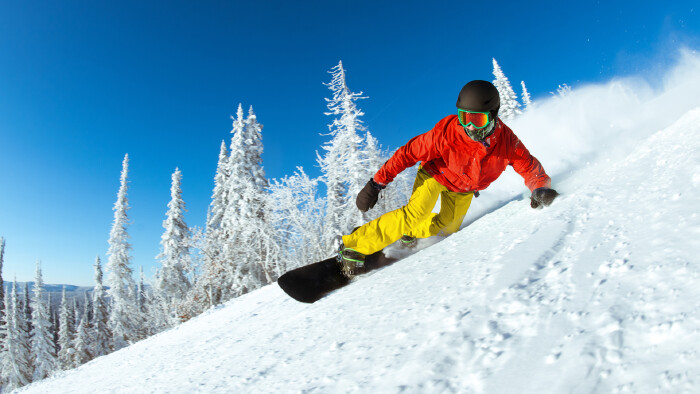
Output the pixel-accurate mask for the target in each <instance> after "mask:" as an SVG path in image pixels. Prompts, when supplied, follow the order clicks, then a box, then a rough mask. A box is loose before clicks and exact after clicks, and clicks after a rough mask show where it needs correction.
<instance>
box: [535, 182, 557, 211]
mask: <svg viewBox="0 0 700 394" xmlns="http://www.w3.org/2000/svg"><path fill="white" fill-rule="evenodd" d="M558 195H559V193H557V191H556V190H554V189H550V188H548V187H540V188H537V189H535V190H533V191H532V196H530V206H531V207H533V208H540V207H548V206H549V205H550V204H551V203H552V201H554V199H555V198H557V196H558Z"/></svg>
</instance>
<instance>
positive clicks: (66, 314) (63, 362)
mask: <svg viewBox="0 0 700 394" xmlns="http://www.w3.org/2000/svg"><path fill="white" fill-rule="evenodd" d="M58 319H59V323H58V327H59V328H58V367H59V368H60V369H62V370H68V369H71V368H73V354H74V353H75V350H74V349H73V340H74V333H75V313H74V312H73V308H71V306H70V302H69V301H68V299H67V298H66V287H65V286H63V294H62V296H61V312H60V315H59V317H58Z"/></svg>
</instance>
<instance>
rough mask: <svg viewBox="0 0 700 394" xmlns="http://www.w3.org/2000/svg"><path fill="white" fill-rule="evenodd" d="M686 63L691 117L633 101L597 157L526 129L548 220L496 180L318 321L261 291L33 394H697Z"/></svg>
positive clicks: (697, 309)
mask: <svg viewBox="0 0 700 394" xmlns="http://www.w3.org/2000/svg"><path fill="white" fill-rule="evenodd" d="M691 60H692V61H694V62H695V63H694V64H695V66H694V67H691V71H692V73H687V74H688V75H693V76H695V77H694V78H695V79H694V80H692V81H691V82H692V83H691V82H689V81H688V80H682V81H681V82H682V83H681V84H675V85H674V86H675V88H674V89H686V90H687V92H690V93H688V94H687V95H685V96H683V98H682V99H681V98H679V97H678V95H677V94H675V95H674V98H673V100H675V101H676V102H682V103H683V105H685V106H686V107H683V106H682V105H676V106H671V105H669V104H668V103H667V100H662V98H663V94H662V95H661V96H658V97H652V98H651V99H648V100H641V101H640V100H637V98H638V97H640V96H639V95H636V96H635V95H632V96H634V97H636V98H633V99H632V100H631V101H633V102H636V104H635V105H631V106H630V107H629V108H633V109H634V110H624V109H621V108H620V107H616V108H615V109H616V115H619V116H617V117H616V118H615V119H616V120H615V121H616V124H615V125H614V126H615V127H614V129H615V130H617V131H618V133H617V134H616V135H615V136H606V137H605V138H602V139H601V138H598V139H596V137H600V136H601V134H600V133H598V134H594V135H590V136H588V135H585V132H586V131H587V130H588V129H586V130H583V131H582V130H581V129H576V128H577V127H579V128H580V127H588V128H592V129H590V130H594V127H595V126H596V125H597V124H598V125H599V124H600V123H596V122H588V123H586V122H584V123H586V124H584V125H583V126H581V124H580V122H575V124H573V125H572V124H571V123H569V124H567V123H562V124H561V125H560V126H561V127H562V130H565V129H566V127H572V128H573V129H572V130H573V131H572V132H570V133H564V134H565V136H569V137H571V138H572V139H573V138H576V136H580V135H581V134H584V136H580V139H579V140H574V142H575V143H576V144H578V145H577V146H579V147H585V149H574V148H572V147H571V146H562V147H561V149H560V150H559V152H556V151H555V152H552V151H554V150H556V149H557V148H556V147H554V148H552V147H550V148H551V149H549V150H545V149H542V146H541V145H538V144H539V142H538V141H539V140H538V139H537V138H536V136H535V132H536V131H537V128H536V127H532V128H531V129H528V127H527V125H528V124H522V125H520V127H519V128H516V130H523V133H524V134H526V135H527V134H528V133H529V132H532V134H530V136H528V137H527V138H524V137H523V136H522V135H521V138H524V140H525V141H527V145H528V147H529V148H530V150H531V151H533V153H535V155H536V156H538V157H540V158H541V159H542V161H543V163H544V164H545V167H546V168H547V169H548V171H549V172H550V173H551V174H553V175H554V179H555V185H556V188H557V189H558V190H559V191H560V192H562V196H561V197H560V198H559V199H557V200H556V201H555V203H554V204H553V205H552V206H551V207H549V208H548V209H543V210H532V209H530V207H529V202H528V201H527V199H523V198H522V197H521V194H522V191H523V189H524V188H523V186H522V180H518V179H515V178H514V179H515V180H513V181H512V182H515V181H518V183H517V184H516V183H513V185H515V186H512V185H511V183H510V182H511V181H509V180H507V179H506V180H504V181H503V182H501V181H500V180H499V182H501V183H499V184H494V187H493V191H491V189H489V191H491V194H490V195H489V193H484V195H483V196H482V197H480V198H479V199H478V200H475V202H474V203H473V204H474V205H475V207H474V210H475V211H477V212H478V214H476V215H475V216H472V218H471V219H469V220H468V223H469V225H468V226H467V227H465V228H464V229H463V230H462V231H460V232H458V233H456V234H454V235H452V236H451V237H449V238H446V239H444V240H442V241H441V242H439V243H437V244H434V245H432V246H430V247H426V248H425V249H423V250H421V251H419V252H418V253H416V254H414V255H412V256H410V257H407V258H406V259H404V260H402V261H400V262H398V263H396V264H394V265H392V266H389V267H386V268H384V269H382V270H379V271H376V272H374V273H371V274H369V275H367V276H365V277H364V278H361V279H359V280H357V281H356V282H355V283H353V284H352V285H351V286H348V287H346V288H344V289H341V290H340V291H338V292H336V293H334V294H332V295H330V296H329V297H327V298H324V299H322V300H321V301H319V302H317V303H315V304H311V305H307V304H300V303H297V302H295V301H293V300H291V299H290V298H288V297H287V296H286V295H285V294H283V292H282V291H281V290H280V289H279V288H278V287H277V286H276V285H272V286H268V287H265V288H263V289H260V290H259V291H256V292H253V293H251V294H247V295H245V296H243V297H241V298H239V299H236V300H233V301H231V302H229V303H228V304H226V305H224V306H221V307H219V308H216V309H214V310H212V311H209V312H208V313H206V314H204V315H202V316H199V317H198V318H195V319H193V320H192V321H190V322H187V323H185V324H183V325H181V326H179V327H177V328H175V329H173V330H170V331H168V332H165V333H162V334H160V335H157V336H155V337H152V338H149V339H147V340H145V341H142V342H140V343H137V344H135V345H133V346H131V347H129V348H126V349H123V350H121V351H118V352H116V353H114V354H111V355H109V356H105V357H102V358H99V359H97V360H94V361H92V362H90V363H88V364H86V365H84V366H82V367H80V368H78V369H76V370H73V371H68V372H63V373H60V374H58V375H57V376H55V377H53V378H50V379H47V380H45V381H42V382H38V383H35V384H33V385H31V386H29V387H27V388H25V390H24V391H26V392H37V393H45V392H119V393H132V392H139V393H143V392H171V393H189V392H221V393H230V392H235V393H238V392H251V393H252V392H255V393H258V392H301V391H303V392H324V393H325V392H388V393H392V392H421V393H424V392H428V393H431V392H464V393H471V392H475V393H481V392H484V393H561V392H575V393H579V392H582V393H588V392H673V393H678V392H700V257H699V256H700V217H699V216H698V212H699V211H700V210H699V209H698V207H700V190H699V189H700V153H698V152H700V107H699V106H700V104H698V99H697V93H696V92H698V91H700V89H697V87H698V86H699V84H698V80H699V79H700V73H699V72H697V71H698V70H700V67H698V64H700V62H698V58H697V57H695V58H693V59H691ZM691 63H692V62H691ZM618 86H619V85H618ZM612 90H613V94H611V95H610V96H609V97H607V98H608V99H610V98H611V97H617V98H618V104H616V105H619V102H622V101H625V100H623V99H620V94H619V93H620V90H619V89H612ZM623 90H624V89H623ZM591 91H594V92H595V94H594V96H595V97H597V98H598V100H597V101H596V102H595V105H600V103H601V102H602V101H604V100H603V96H604V94H601V93H600V91H595V89H593V88H591V89H589V90H588V91H586V89H583V92H582V93H580V96H576V95H575V94H574V96H572V97H571V98H567V100H568V103H565V104H566V105H567V106H568V107H571V108H576V110H579V109H580V110H584V109H585V108H584V107H583V105H584V104H582V103H586V102H588V101H589V98H590V97H588V95H589V94H591ZM668 91H669V90H667V91H666V92H668ZM675 92H678V90H675ZM637 101H639V102H637ZM650 102H653V103H654V104H655V108H662V109H666V110H668V111H671V110H670V109H669V108H671V107H672V108H673V111H676V112H668V111H667V112H663V111H661V113H650V112H649V111H651V109H652V106H647V104H648V103H650ZM660 103H661V105H660ZM693 103H694V104H693ZM557 105H560V104H558V103H556V102H555V103H551V105H549V106H550V108H551V107H552V106H554V107H556V106H557ZM589 109H590V108H589ZM681 109H682V111H681ZM594 112H595V111H594ZM669 114H671V115H672V116H668V115H669ZM568 115H571V111H569V112H568ZM662 115H666V116H662ZM530 116H532V117H537V116H540V115H538V112H537V111H533V115H530ZM583 118H585V119H588V116H582V119H583ZM639 118H641V120H638V121H636V123H635V121H634V119H639ZM661 118H663V119H664V120H663V121H662V120H659V119H661ZM553 119H554V121H556V118H555V117H553ZM562 122H564V121H563V120H562ZM537 123H538V122H533V123H529V124H537ZM603 124H604V125H606V127H607V124H605V123H603ZM611 127H612V125H611ZM516 132H517V131H516ZM518 134H519V135H520V134H521V133H519V132H518ZM561 138H563V137H561V136H560V137H553V138H552V139H553V140H554V142H552V143H553V144H560V143H562V142H561ZM586 138H589V139H588V140H587V139H586ZM529 141H533V143H532V144H530V142H529ZM596 143H597V145H598V146H599V147H601V146H605V147H608V148H610V149H605V150H603V149H599V150H598V151H595V150H593V149H590V148H591V147H593V146H595V145H596ZM562 152H563V153H562ZM557 153H559V154H560V155H559V156H556V154H557ZM548 155H549V157H547V156H548ZM552 155H554V156H552ZM548 163H553V164H552V165H550V164H548ZM552 169H553V170H552ZM489 199H491V200H489ZM489 204H490V205H491V206H492V207H491V208H489V209H484V208H483V206H484V205H489ZM480 206H481V208H480ZM496 208H497V209H496ZM479 210H481V211H479ZM435 241H436V240H435V239H430V240H422V242H423V244H422V246H427V245H428V244H432V243H434V242H435ZM394 252H395V251H394Z"/></svg>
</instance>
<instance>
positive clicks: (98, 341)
mask: <svg viewBox="0 0 700 394" xmlns="http://www.w3.org/2000/svg"><path fill="white" fill-rule="evenodd" d="M91 337H92V355H93V357H99V356H104V355H105V354H109V353H110V343H111V333H110V331H109V311H108V310H107V299H106V294H105V289H104V286H103V284H102V265H101V262H100V258H99V257H97V258H95V288H94V289H93V292H92V335H91Z"/></svg>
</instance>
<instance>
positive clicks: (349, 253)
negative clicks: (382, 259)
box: [337, 244, 365, 279]
mask: <svg viewBox="0 0 700 394" xmlns="http://www.w3.org/2000/svg"><path fill="white" fill-rule="evenodd" d="M337 259H338V266H339V267H340V271H341V272H342V273H343V275H344V276H345V277H346V278H348V279H352V278H354V277H355V275H359V274H364V273H365V255H364V254H362V253H360V252H358V251H356V250H353V249H350V248H346V247H345V245H343V244H340V249H338V257H337Z"/></svg>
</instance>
